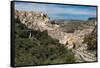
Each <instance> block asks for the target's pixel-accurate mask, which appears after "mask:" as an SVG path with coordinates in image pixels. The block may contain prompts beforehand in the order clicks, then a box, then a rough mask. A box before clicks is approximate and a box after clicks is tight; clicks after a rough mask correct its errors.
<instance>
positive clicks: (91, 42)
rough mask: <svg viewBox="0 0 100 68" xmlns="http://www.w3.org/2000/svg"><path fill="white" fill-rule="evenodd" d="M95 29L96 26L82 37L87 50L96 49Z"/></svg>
mask: <svg viewBox="0 0 100 68" xmlns="http://www.w3.org/2000/svg"><path fill="white" fill-rule="evenodd" d="M96 30H97V27H96V26H95V28H94V30H93V31H92V33H90V34H89V35H86V36H85V38H84V43H86V44H87V45H88V46H87V50H90V51H96V50H97V31H96Z"/></svg>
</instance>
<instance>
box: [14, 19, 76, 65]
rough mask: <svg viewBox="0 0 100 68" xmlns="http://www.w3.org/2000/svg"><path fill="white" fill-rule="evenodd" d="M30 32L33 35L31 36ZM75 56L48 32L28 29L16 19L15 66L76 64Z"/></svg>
mask: <svg viewBox="0 0 100 68" xmlns="http://www.w3.org/2000/svg"><path fill="white" fill-rule="evenodd" d="M30 32H31V35H32V36H30ZM74 61H75V59H74V54H73V53H72V51H71V50H68V49H66V48H65V47H64V45H62V44H60V43H58V40H56V39H52V38H51V37H50V36H48V34H47V31H43V32H40V31H39V30H31V29H28V28H27V27H26V26H25V25H23V24H22V23H21V22H20V20H19V19H18V18H17V19H15V65H16V66H23V65H41V64H59V63H72V62H74Z"/></svg>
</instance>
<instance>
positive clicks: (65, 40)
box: [15, 10, 97, 65]
mask: <svg viewBox="0 0 100 68" xmlns="http://www.w3.org/2000/svg"><path fill="white" fill-rule="evenodd" d="M15 19H16V21H17V22H16V24H15V25H16V29H18V32H16V33H18V34H16V38H17V39H18V40H17V39H16V40H17V42H19V43H17V44H16V45H18V50H19V48H20V46H19V44H23V45H21V47H22V49H23V47H26V46H29V47H26V49H25V50H24V51H25V54H26V53H27V52H26V51H27V48H32V49H29V50H32V51H29V50H28V52H34V49H35V50H36V51H37V52H38V50H39V53H37V55H41V54H42V53H43V54H42V56H43V57H41V58H40V57H39V58H40V59H37V60H34V59H33V56H34V54H33V55H32V54H31V53H30V54H28V55H30V56H31V57H30V60H34V61H35V62H34V63H33V61H29V63H31V64H34V65H38V63H39V64H41V63H43V64H56V63H71V62H88V61H96V50H92V51H90V50H89V47H90V46H91V47H90V49H91V48H92V49H93V47H95V48H96V44H95V43H96V41H97V40H96V35H93V36H92V35H91V33H93V31H94V29H95V30H96V28H95V26H96V25H95V24H94V21H93V20H91V19H89V20H87V21H81V20H53V21H52V20H50V18H49V17H48V15H47V14H46V13H42V12H32V11H31V12H26V11H18V10H16V11H15ZM18 22H20V23H18ZM21 25H22V26H21ZM19 26H20V27H19ZM23 26H24V27H23ZM24 28H25V29H24ZM16 31H17V30H16ZM95 33H96V32H95ZM95 33H93V34H95ZM88 35H91V37H92V39H90V38H91V37H90V38H89V37H87V36H88ZM85 37H87V39H89V40H87V39H86V38H85ZM23 38H24V39H23ZM19 39H21V40H19ZM93 39H95V41H94V42H93V45H92V43H91V41H93ZM20 41H21V42H20ZM27 41H28V42H27ZM22 42H23V43H22ZM24 42H26V43H24ZM83 42H84V43H83ZM88 43H90V44H88ZM24 44H25V45H24ZM33 44H34V46H35V45H38V46H39V47H36V48H35V47H34V46H33ZM92 46H93V47H92ZM41 48H42V49H41ZM48 50H49V51H48ZM24 51H23V52H24ZM16 52H17V51H16ZM18 52H19V53H20V50H19V51H18ZM23 52H22V53H23ZM19 53H17V55H18V56H19ZM47 53H48V54H50V55H49V56H48V55H47ZM55 53H57V54H56V55H55ZM25 54H24V55H22V57H23V56H25ZM46 55H47V58H46ZM18 56H17V57H18ZM52 56H53V57H55V56H56V57H55V58H54V59H53V60H52V59H51V57H52ZM27 57H28V56H27ZM34 57H35V58H37V57H36V56H34ZM44 57H45V59H44ZM21 59H22V58H17V59H16V60H17V63H16V64H18V65H20V62H18V61H22V60H21ZM24 59H25V61H27V59H26V58H24ZM43 59H44V60H43ZM25 61H23V64H24V62H25ZM40 61H41V62H40Z"/></svg>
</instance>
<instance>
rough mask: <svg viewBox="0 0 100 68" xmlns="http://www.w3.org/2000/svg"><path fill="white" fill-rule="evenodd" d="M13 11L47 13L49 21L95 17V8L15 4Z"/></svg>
mask: <svg viewBox="0 0 100 68" xmlns="http://www.w3.org/2000/svg"><path fill="white" fill-rule="evenodd" d="M15 9H17V10H22V11H36V12H37V11H39V12H43V13H47V15H48V16H49V17H50V19H67V20H68V19H73V20H87V19H88V18H89V17H96V7H95V6H75V5H58V4H42V3H27V2H15Z"/></svg>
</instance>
